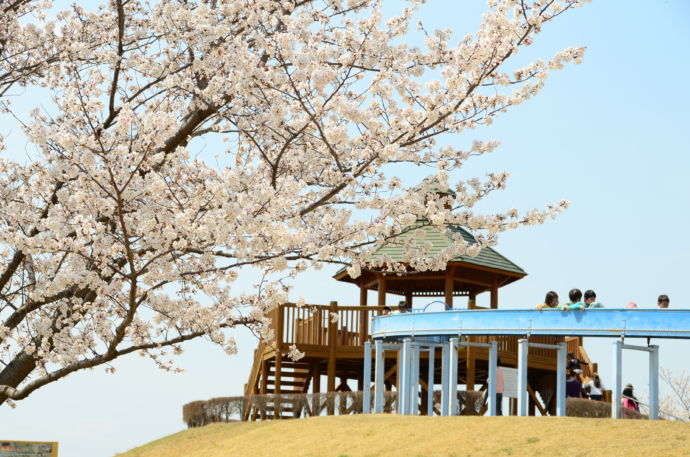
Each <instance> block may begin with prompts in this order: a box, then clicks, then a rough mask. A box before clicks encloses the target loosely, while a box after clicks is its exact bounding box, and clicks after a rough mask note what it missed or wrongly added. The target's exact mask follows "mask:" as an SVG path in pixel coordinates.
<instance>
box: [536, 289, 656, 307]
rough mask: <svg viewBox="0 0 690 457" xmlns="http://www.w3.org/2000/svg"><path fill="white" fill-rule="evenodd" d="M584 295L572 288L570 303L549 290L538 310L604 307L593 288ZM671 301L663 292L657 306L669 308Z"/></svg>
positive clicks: (569, 293)
mask: <svg viewBox="0 0 690 457" xmlns="http://www.w3.org/2000/svg"><path fill="white" fill-rule="evenodd" d="M582 297H583V295H582V292H581V291H580V289H572V290H571V291H570V292H568V298H569V299H570V301H569V302H568V303H559V302H558V294H557V293H556V292H554V291H553V290H551V291H549V292H547V293H546V297H545V298H544V303H540V304H538V305H537V309H538V310H542V309H560V310H564V311H568V310H585V309H592V308H603V307H604V305H602V304H601V303H599V302H598V301H597V294H596V293H595V292H594V291H593V290H591V289H590V290H586V291H585V294H584V300H583V299H582ZM669 303H670V300H669V298H668V295H666V294H662V295H659V298H658V299H657V307H658V308H659V309H667V308H668V305H669ZM625 307H626V308H637V304H636V303H633V302H630V303H628V304H627V305H625Z"/></svg>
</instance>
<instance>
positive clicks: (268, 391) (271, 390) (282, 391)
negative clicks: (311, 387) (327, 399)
mask: <svg viewBox="0 0 690 457" xmlns="http://www.w3.org/2000/svg"><path fill="white" fill-rule="evenodd" d="M266 393H267V394H272V393H275V389H270V388H269V389H266ZM278 393H281V394H287V395H289V394H302V393H303V392H302V391H301V390H286V389H280V391H279V392H278Z"/></svg>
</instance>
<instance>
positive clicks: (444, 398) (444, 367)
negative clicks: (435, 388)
mask: <svg viewBox="0 0 690 457" xmlns="http://www.w3.org/2000/svg"><path fill="white" fill-rule="evenodd" d="M449 348H450V345H448V344H444V345H443V347H442V349H441V416H447V415H448V403H449V400H448V396H449V394H450V393H449V392H448V384H449V383H448V372H449V371H450V370H449V367H450V355H448V353H449V352H450V350H449Z"/></svg>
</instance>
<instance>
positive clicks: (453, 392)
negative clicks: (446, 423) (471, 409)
mask: <svg viewBox="0 0 690 457" xmlns="http://www.w3.org/2000/svg"><path fill="white" fill-rule="evenodd" d="M448 346H449V347H448V363H449V367H448V368H449V370H448V387H449V389H448V412H449V414H450V415H451V416H457V415H458V339H457V338H451V339H450V342H449V343H448Z"/></svg>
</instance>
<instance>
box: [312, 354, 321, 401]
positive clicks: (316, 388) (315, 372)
mask: <svg viewBox="0 0 690 457" xmlns="http://www.w3.org/2000/svg"><path fill="white" fill-rule="evenodd" d="M311 392H312V393H313V394H319V393H321V364H320V363H319V362H312V364H311Z"/></svg>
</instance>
